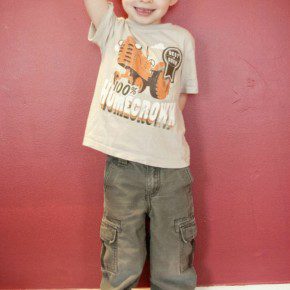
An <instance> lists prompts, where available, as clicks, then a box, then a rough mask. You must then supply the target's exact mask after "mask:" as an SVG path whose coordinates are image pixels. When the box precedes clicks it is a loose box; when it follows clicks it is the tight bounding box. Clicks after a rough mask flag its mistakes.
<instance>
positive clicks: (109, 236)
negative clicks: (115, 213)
mask: <svg viewBox="0 0 290 290" xmlns="http://www.w3.org/2000/svg"><path fill="white" fill-rule="evenodd" d="M100 236H101V239H102V240H103V241H107V242H109V244H112V243H114V242H115V240H116V237H117V229H115V228H113V227H110V226H107V225H106V224H104V223H101V232H100Z"/></svg>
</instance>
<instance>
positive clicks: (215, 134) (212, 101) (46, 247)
mask: <svg viewBox="0 0 290 290" xmlns="http://www.w3.org/2000/svg"><path fill="white" fill-rule="evenodd" d="M115 12H116V14H117V15H118V16H125V13H124V11H123V9H122V7H121V5H120V1H117V2H115ZM289 16H290V2H289V1H288V0H267V1H262V0H248V1H245V0H235V1H233V0H219V1H210V0H195V1H192V0H191V1H179V3H178V4H177V5H176V6H175V7H174V8H173V9H170V11H169V13H168V14H167V15H166V17H165V18H164V19H163V21H165V22H174V23H176V24H179V25H182V26H184V27H185V28H187V29H189V30H190V31H191V32H192V34H193V35H194V36H195V38H196V57H197V70H198V80H199V88H200V93H199V94H198V95H196V96H195V95H190V98H189V100H188V103H187V106H186V108H185V110H184V116H185V122H186V126H187V131H186V137H187V140H188V142H189V144H190V148H191V170H192V174H193V176H194V178H195V180H194V189H193V190H194V201H195V213H196V218H197V224H198V237H197V248H196V249H197V251H196V253H195V261H194V265H195V267H196V270H197V274H198V285H212V284H229V285H230V284H250V283H283V282H290V270H289V269H290V250H289V245H290V194H289V193H290V174H289V172H290V158H289V157H290V147H289V144H290V143H289V142H290V110H289V109H290V108H289V106H290V96H289V84H290V79H289V67H290V57H289V51H290V45H289V43H290V27H289V26H290V17H289ZM0 19H1V26H0V27H1V28H0V45H1V51H0V58H1V59H0V61H1V63H0V77H1V83H0V95H1V106H0V110H1V112H0V113H1V115H0V122H1V123H0V130H1V131H0V138H1V144H0V146H1V147H0V150H1V151H0V154H1V169H0V170H1V171H0V178H1V183H0V185H1V188H0V189H1V192H0V281H1V282H0V287H1V288H16V287H21V288H50V287H54V288H58V289H59V288H77V287H79V288H91V287H92V288H93V287H94V288H98V287H99V283H100V279H101V272H100V261H99V255H100V240H99V227H100V220H101V217H102V213H103V210H102V209H103V192H102V190H103V173H104V166H105V156H104V154H102V153H100V152H97V151H94V150H93V149H90V148H86V147H84V146H82V145H81V143H82V138H83V134H84V129H85V122H86V118H87V114H88V111H89V106H90V103H91V100H92V96H93V90H94V85H95V81H96V77H97V73H98V68H99V64H100V57H101V55H100V50H99V48H98V47H97V46H95V45H94V44H92V43H89V42H88V40H87V33H88V28H89V21H90V20H89V18H88V15H87V14H86V11H85V7H84V5H83V2H82V1H78V0H61V1H59V0H58V1H57V0H42V1H37V0H22V1H17V0H1V2H0ZM148 262H149V261H148V260H147V261H146V265H145V268H144V272H143V275H142V279H141V281H140V284H139V286H148V285H149V277H148V276H149V269H148Z"/></svg>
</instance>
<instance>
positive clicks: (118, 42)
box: [83, 0, 198, 290]
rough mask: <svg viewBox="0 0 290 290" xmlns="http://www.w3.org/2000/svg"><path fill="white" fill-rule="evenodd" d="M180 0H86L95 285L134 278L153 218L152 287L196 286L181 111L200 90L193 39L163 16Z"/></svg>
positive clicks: (113, 285)
mask: <svg viewBox="0 0 290 290" xmlns="http://www.w3.org/2000/svg"><path fill="white" fill-rule="evenodd" d="M177 1H178V0H122V5H123V8H124V10H125V11H126V13H127V14H128V18H123V17H117V16H116V15H115V13H114V5H113V3H112V2H110V1H107V0H84V3H85V7H86V9H87V12H88V14H89V16H90V18H91V23H90V27H89V33H88V40H89V41H91V42H93V43H95V44H97V45H98V46H99V48H100V50H101V56H102V62H101V65H100V68H99V74H98V79H97V82H96V86H95V92H94V96H93V100H92V103H91V107H90V112H89V115H88V119H87V124H86V131H85V136H84V139H83V145H84V146H88V147H91V148H93V149H96V150H99V151H100V152H103V153H105V154H106V157H107V159H106V167H105V171H104V214H103V218H102V222H101V228H100V237H101V242H102V248H101V255H100V258H101V270H102V281H101V289H102V290H107V289H114V290H121V289H132V288H133V287H136V286H137V285H138V282H139V279H140V276H141V273H142V270H143V266H144V263H145V259H146V254H147V251H146V242H145V241H146V231H145V218H146V215H147V216H148V217H149V218H150V283H151V289H152V290H160V289H162V290H193V289H195V287H196V280H197V275H196V271H195V269H194V267H193V266H192V262H193V256H194V248H195V238H196V235H197V226H196V221H195V216H194V206H193V197H192V183H193V176H192V175H191V172H190V167H189V165H190V150H189V146H188V143H187V142H186V140H185V137H184V133H185V126H184V120H183V115H182V110H183V108H184V105H185V102H186V98H187V94H195V93H198V83H197V75H196V65H195V41H194V38H193V36H192V35H191V34H190V32H189V31H188V30H186V29H185V28H182V27H181V26H178V25H174V24H172V23H162V22H161V18H162V17H163V16H164V15H165V14H166V12H167V11H168V9H169V7H170V6H173V5H174V4H176V3H177Z"/></svg>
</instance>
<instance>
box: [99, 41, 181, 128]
mask: <svg viewBox="0 0 290 290" xmlns="http://www.w3.org/2000/svg"><path fill="white" fill-rule="evenodd" d="M155 48H157V47H156V46H155ZM162 50H163V52H162V59H163V61H158V59H157V60H156V61H155V60H154V59H152V58H150V59H149V55H148V54H149V53H148V47H147V50H146V53H147V55H145V54H144V53H143V51H142V46H141V45H140V44H139V43H137V42H136V41H135V39H134V37H133V36H131V35H130V36H128V37H127V38H126V39H125V40H120V41H119V47H118V58H117V63H118V65H119V66H121V67H122V68H123V69H125V72H124V73H122V72H120V71H118V70H116V71H115V72H114V75H113V76H112V80H111V81H110V80H108V79H106V80H105V82H104V87H103V88H102V92H101V108H102V109H103V110H105V109H106V108H107V111H108V112H109V113H115V114H117V115H118V116H121V117H125V118H127V119H130V120H131V121H137V122H141V123H142V124H147V125H152V124H154V126H156V127H161V128H164V129H170V128H172V127H173V126H174V125H175V114H176V112H175V110H176V103H172V102H170V103H169V102H164V100H166V97H167V96H168V93H169V90H170V84H171V83H174V79H175V72H176V71H177V70H178V68H179V67H180V65H181V62H182V53H181V50H180V49H179V48H177V47H167V48H165V49H163V47H162ZM155 58H157V57H155ZM145 89H147V91H148V94H147V96H151V97H152V102H151V101H149V100H146V99H143V100H142V99H141V98H138V96H140V95H141V96H142V93H143V95H144V91H145ZM111 90H113V92H111ZM145 93H146V92H145ZM156 99H157V100H159V101H156ZM154 100H155V101H154ZM122 101H123V102H122Z"/></svg>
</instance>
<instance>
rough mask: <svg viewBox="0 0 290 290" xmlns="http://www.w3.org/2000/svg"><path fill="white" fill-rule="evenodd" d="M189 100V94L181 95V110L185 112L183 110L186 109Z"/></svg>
mask: <svg viewBox="0 0 290 290" xmlns="http://www.w3.org/2000/svg"><path fill="white" fill-rule="evenodd" d="M187 98H188V94H180V96H179V108H180V110H181V111H183V109H184V107H185V104H186V101H187Z"/></svg>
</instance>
